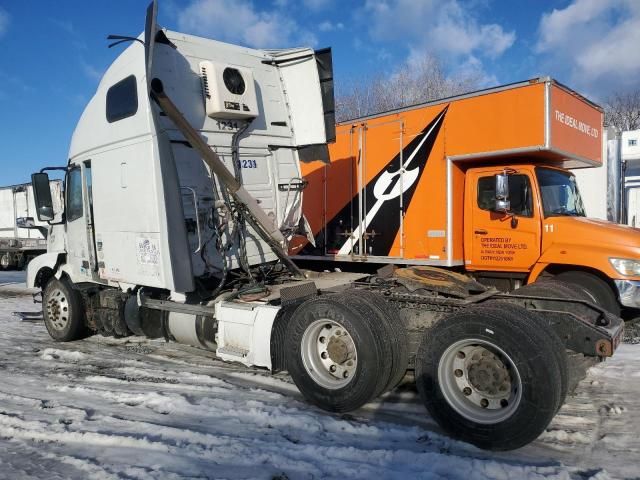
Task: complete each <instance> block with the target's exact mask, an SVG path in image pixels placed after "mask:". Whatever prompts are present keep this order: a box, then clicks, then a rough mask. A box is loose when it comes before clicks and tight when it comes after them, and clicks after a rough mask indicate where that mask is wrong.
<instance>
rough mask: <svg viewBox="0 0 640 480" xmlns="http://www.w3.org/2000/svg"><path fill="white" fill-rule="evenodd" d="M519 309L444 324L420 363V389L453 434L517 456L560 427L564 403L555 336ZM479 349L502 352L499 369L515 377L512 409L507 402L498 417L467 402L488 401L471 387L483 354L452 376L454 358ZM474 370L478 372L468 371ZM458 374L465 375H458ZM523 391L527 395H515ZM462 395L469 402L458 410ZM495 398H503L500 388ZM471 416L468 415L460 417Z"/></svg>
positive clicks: (476, 312) (476, 311)
mask: <svg viewBox="0 0 640 480" xmlns="http://www.w3.org/2000/svg"><path fill="white" fill-rule="evenodd" d="M513 307H515V306H513V305H511V306H509V307H508V308H505V305H503V304H500V305H494V306H489V305H476V306H473V307H469V308H466V309H464V310H461V311H459V312H456V313H454V314H451V315H449V316H447V317H445V318H443V319H442V320H441V321H439V322H438V323H437V324H436V325H435V326H434V327H433V328H431V329H430V330H428V331H427V332H426V334H425V337H424V339H423V341H422V344H421V345H420V348H419V350H418V355H417V358H416V384H417V387H418V392H419V393H420V397H421V398H422V401H423V403H424V404H425V406H426V407H427V409H428V410H429V413H431V415H432V416H433V418H434V419H435V420H436V421H437V422H438V423H439V424H440V426H442V428H443V429H444V430H446V431H447V432H448V433H449V434H451V435H452V436H454V437H456V438H459V439H461V440H464V441H467V442H469V443H472V444H474V445H476V446H478V447H480V448H483V449H489V450H512V449H516V448H519V447H522V446H524V445H526V444H528V443H530V442H531V441H533V440H535V439H536V438H537V437H538V436H539V435H540V434H541V433H542V432H543V431H544V429H545V428H546V427H547V426H548V425H549V423H550V422H551V420H552V419H553V417H554V415H555V413H556V411H557V407H558V404H559V399H560V395H561V393H560V392H561V388H562V386H561V383H562V381H561V376H560V369H559V366H558V362H557V359H556V355H555V354H554V351H553V350H554V348H556V347H554V346H553V345H552V344H550V343H549V342H548V335H547V334H546V333H543V332H541V329H540V327H539V325H538V324H537V322H536V321H535V320H532V318H531V317H530V315H528V314H527V312H526V310H524V309H522V308H520V307H515V308H513ZM460 344H463V345H464V347H463V346H459V345H460ZM467 345H469V346H467ZM478 346H480V347H482V348H484V347H487V348H486V349H491V351H493V352H498V354H497V355H495V354H494V356H493V358H494V360H495V358H498V359H501V360H502V362H504V363H503V365H500V364H498V363H497V362H495V363H496V364H497V365H498V368H500V369H502V370H504V371H506V372H508V375H509V378H508V380H509V383H508V385H509V387H510V388H509V395H510V396H509V398H508V401H507V402H506V403H504V404H503V403H502V400H500V401H499V402H500V403H497V402H496V403H497V405H500V406H501V407H502V408H504V410H501V409H500V408H497V405H494V408H493V409H490V408H488V407H486V406H484V405H483V407H484V408H482V407H481V406H480V404H481V402H483V401H486V399H485V398H482V400H480V403H478V404H474V403H472V402H470V401H469V400H465V399H466V398H470V399H471V398H474V397H473V396H475V395H476V394H478V392H479V393H480V394H483V391H482V390H481V389H478V388H476V386H475V385H474V384H473V383H472V382H473V380H472V379H470V377H471V375H470V372H471V371H472V369H473V368H474V365H479V361H480V362H484V353H482V354H480V355H478V354H477V353H474V352H475V350H472V351H471V352H470V353H469V354H470V355H472V356H471V357H470V358H469V360H464V364H465V367H464V368H465V369H467V370H468V371H467V373H466V374H465V373H464V372H462V371H461V370H452V371H451V372H450V374H449V375H447V367H448V365H449V364H448V363H447V361H446V360H447V358H452V355H453V358H456V359H461V358H463V359H464V358H466V356H465V354H464V352H462V351H461V349H466V348H471V349H475V348H477V347H478ZM495 347H497V348H499V349H500V350H502V352H499V351H498V350H497V349H496V348H495ZM459 349H460V351H459ZM491 351H490V354H489V357H491ZM489 360H490V361H491V358H489ZM456 361H457V360H456ZM469 362H471V363H473V362H475V364H472V366H471V367H468V368H467V365H468V363H469ZM441 364H442V368H441ZM503 366H504V367H506V369H504V368H502V367H503ZM440 370H442V372H443V374H442V377H441V376H440V375H439V371H440ZM480 370H482V368H480ZM459 371H460V372H461V373H463V375H458V372H459ZM454 373H455V375H453V374H454ZM485 374H486V370H485ZM503 375H504V374H503ZM454 377H458V378H460V379H461V381H462V383H463V384H464V382H466V383H467V387H465V388H459V387H456V386H455V385H454V386H453V387H452V386H451V385H449V386H448V385H447V384H448V383H456V384H457V385H460V383H459V381H458V380H456V379H455V378H454ZM486 378H488V379H492V378H496V377H495V370H494V371H493V375H491V371H489V375H488V376H486V377H485V380H484V381H486ZM518 378H519V379H520V381H519V382H518ZM441 380H442V383H441ZM491 381H492V382H493V380H491ZM470 386H473V388H474V389H475V390H474V393H473V394H471V393H468V392H466V391H467V390H469V391H472V390H471V389H470V388H468V387H470ZM518 386H519V387H520V388H516V387H518ZM455 388H458V392H462V393H458V394H457V395H458V397H457V398H462V400H459V402H458V403H457V405H458V406H455V403H456V402H455V401H452V400H451V398H452V394H451V392H455ZM501 389H502V385H501V386H500V391H502V390H501ZM445 392H449V393H448V394H447V393H445ZM490 393H491V392H490ZM492 393H493V394H495V393H496V390H495V385H494V391H493V392H492ZM466 395H471V396H469V397H465V396H466ZM518 395H519V396H518ZM480 397H483V395H480ZM476 398H477V397H476ZM503 399H504V400H506V397H505V398H503ZM494 401H495V400H494ZM464 402H467V403H466V404H465V403H464ZM460 405H462V408H461V407H460ZM489 406H491V405H489ZM465 408H467V414H465V413H461V412H462V411H463V410H464V409H465ZM469 412H471V413H469ZM487 412H488V413H487ZM488 415H493V417H489V416H488Z"/></svg>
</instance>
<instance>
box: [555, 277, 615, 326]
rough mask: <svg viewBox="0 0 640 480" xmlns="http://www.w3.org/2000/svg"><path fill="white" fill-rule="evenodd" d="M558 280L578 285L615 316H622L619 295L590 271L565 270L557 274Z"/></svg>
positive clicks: (593, 300) (592, 299) (596, 302)
mask: <svg viewBox="0 0 640 480" xmlns="http://www.w3.org/2000/svg"><path fill="white" fill-rule="evenodd" d="M556 278H557V279H558V280H561V281H563V282H566V283H570V284H574V285H577V286H578V287H580V288H582V289H583V290H584V291H585V292H586V293H587V294H588V295H589V297H591V301H592V302H594V303H595V304H596V305H598V306H599V307H601V308H603V309H604V310H606V311H607V312H609V313H612V314H614V315H615V316H617V317H619V316H620V303H619V302H618V296H617V295H616V294H615V293H614V291H613V290H612V289H611V287H610V286H609V284H608V283H607V282H606V281H605V280H603V279H601V278H600V277H598V276H597V275H594V274H593V273H589V272H580V271H573V272H563V273H561V274H559V275H557V276H556Z"/></svg>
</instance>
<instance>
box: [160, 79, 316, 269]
mask: <svg viewBox="0 0 640 480" xmlns="http://www.w3.org/2000/svg"><path fill="white" fill-rule="evenodd" d="M149 93H150V95H151V98H152V99H153V101H155V102H156V103H157V104H158V106H159V107H160V108H161V109H162V111H163V112H164V113H166V114H167V116H168V117H169V118H170V119H171V121H172V122H173V123H174V124H175V125H176V127H177V128H178V130H179V131H180V133H182V135H184V137H185V139H186V140H187V141H188V142H189V144H190V145H191V146H192V147H193V148H194V149H195V150H196V151H198V152H199V153H200V155H201V157H202V160H203V161H204V163H205V164H206V165H207V166H208V167H209V170H210V171H211V173H212V174H215V175H217V176H218V178H219V179H220V181H221V182H222V183H223V184H224V186H225V187H226V189H227V190H228V191H229V193H230V194H231V196H232V197H233V199H234V200H235V201H236V202H237V203H238V204H240V205H243V206H244V210H245V212H244V216H245V218H246V220H247V222H249V224H250V225H251V226H252V227H253V228H254V229H255V230H256V232H258V234H259V235H260V237H262V239H263V240H264V241H265V242H267V244H268V245H269V246H270V247H271V249H272V250H273V252H274V253H275V254H276V256H277V257H278V258H279V259H280V261H281V262H282V263H283V264H284V265H285V266H286V267H287V269H288V270H289V271H290V272H291V273H292V274H293V275H294V276H296V277H300V278H303V277H304V274H303V273H302V271H301V270H300V269H299V268H298V267H297V265H296V264H295V263H293V262H292V261H291V259H290V258H289V257H288V256H287V253H286V252H285V251H284V249H283V248H282V246H283V244H284V243H285V238H284V236H283V235H282V232H280V230H279V229H278V227H277V226H276V225H275V223H274V222H273V221H272V220H271V218H269V217H268V216H267V214H266V213H264V210H263V209H262V208H261V207H260V205H258V202H257V201H256V199H255V198H253V197H252V196H251V194H250V193H249V192H247V190H246V189H245V188H244V187H243V186H242V184H241V183H240V182H239V181H238V180H237V179H236V178H235V177H234V175H233V174H232V173H231V172H230V171H229V169H227V167H226V166H225V165H224V163H222V161H221V160H220V157H218V154H217V153H216V152H214V151H213V150H211V148H210V147H209V145H208V144H207V143H206V142H205V141H204V140H202V138H201V137H200V135H199V134H198V132H197V130H195V129H194V128H193V127H192V126H191V125H190V124H189V122H188V121H187V119H186V118H184V115H182V113H180V110H178V108H177V107H176V106H175V104H174V103H173V102H172V101H171V99H170V98H169V97H168V96H167V94H166V93H165V92H164V87H163V85H162V81H161V80H159V79H158V78H154V79H153V80H152V81H151V89H150V92H149Z"/></svg>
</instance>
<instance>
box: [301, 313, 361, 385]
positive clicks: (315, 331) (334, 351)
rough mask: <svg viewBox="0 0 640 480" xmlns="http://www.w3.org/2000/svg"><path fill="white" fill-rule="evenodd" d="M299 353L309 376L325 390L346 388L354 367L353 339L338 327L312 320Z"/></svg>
mask: <svg viewBox="0 0 640 480" xmlns="http://www.w3.org/2000/svg"><path fill="white" fill-rule="evenodd" d="M300 353H301V355H302V363H303V365H304V368H305V369H306V371H307V373H308V374H309V376H310V377H311V378H312V379H313V381H314V382H315V383H317V384H318V385H320V386H321V387H324V388H326V389H329V390H336V389H338V388H342V387H344V386H346V385H347V384H348V383H349V382H351V381H352V380H353V377H354V375H355V372H356V369H357V367H358V355H357V350H356V346H355V343H354V341H353V338H351V335H350V334H349V332H348V331H347V330H346V329H345V328H344V327H343V326H342V325H340V324H339V323H337V322H334V321H333V320H329V319H320V320H316V321H314V322H313V323H312V324H311V325H309V326H308V327H307V329H306V330H305V331H304V334H303V335H302V342H301V352H300Z"/></svg>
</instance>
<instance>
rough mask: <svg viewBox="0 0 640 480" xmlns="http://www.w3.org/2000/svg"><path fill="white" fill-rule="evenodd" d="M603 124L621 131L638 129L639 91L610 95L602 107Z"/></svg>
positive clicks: (639, 111)
mask: <svg viewBox="0 0 640 480" xmlns="http://www.w3.org/2000/svg"><path fill="white" fill-rule="evenodd" d="M604 115H605V119H604V121H605V124H607V125H611V126H614V127H617V128H619V129H621V130H637V129H639V128H640V89H637V90H635V91H631V92H628V93H615V94H613V95H611V96H610V97H609V98H608V99H607V101H606V102H605V105H604Z"/></svg>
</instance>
